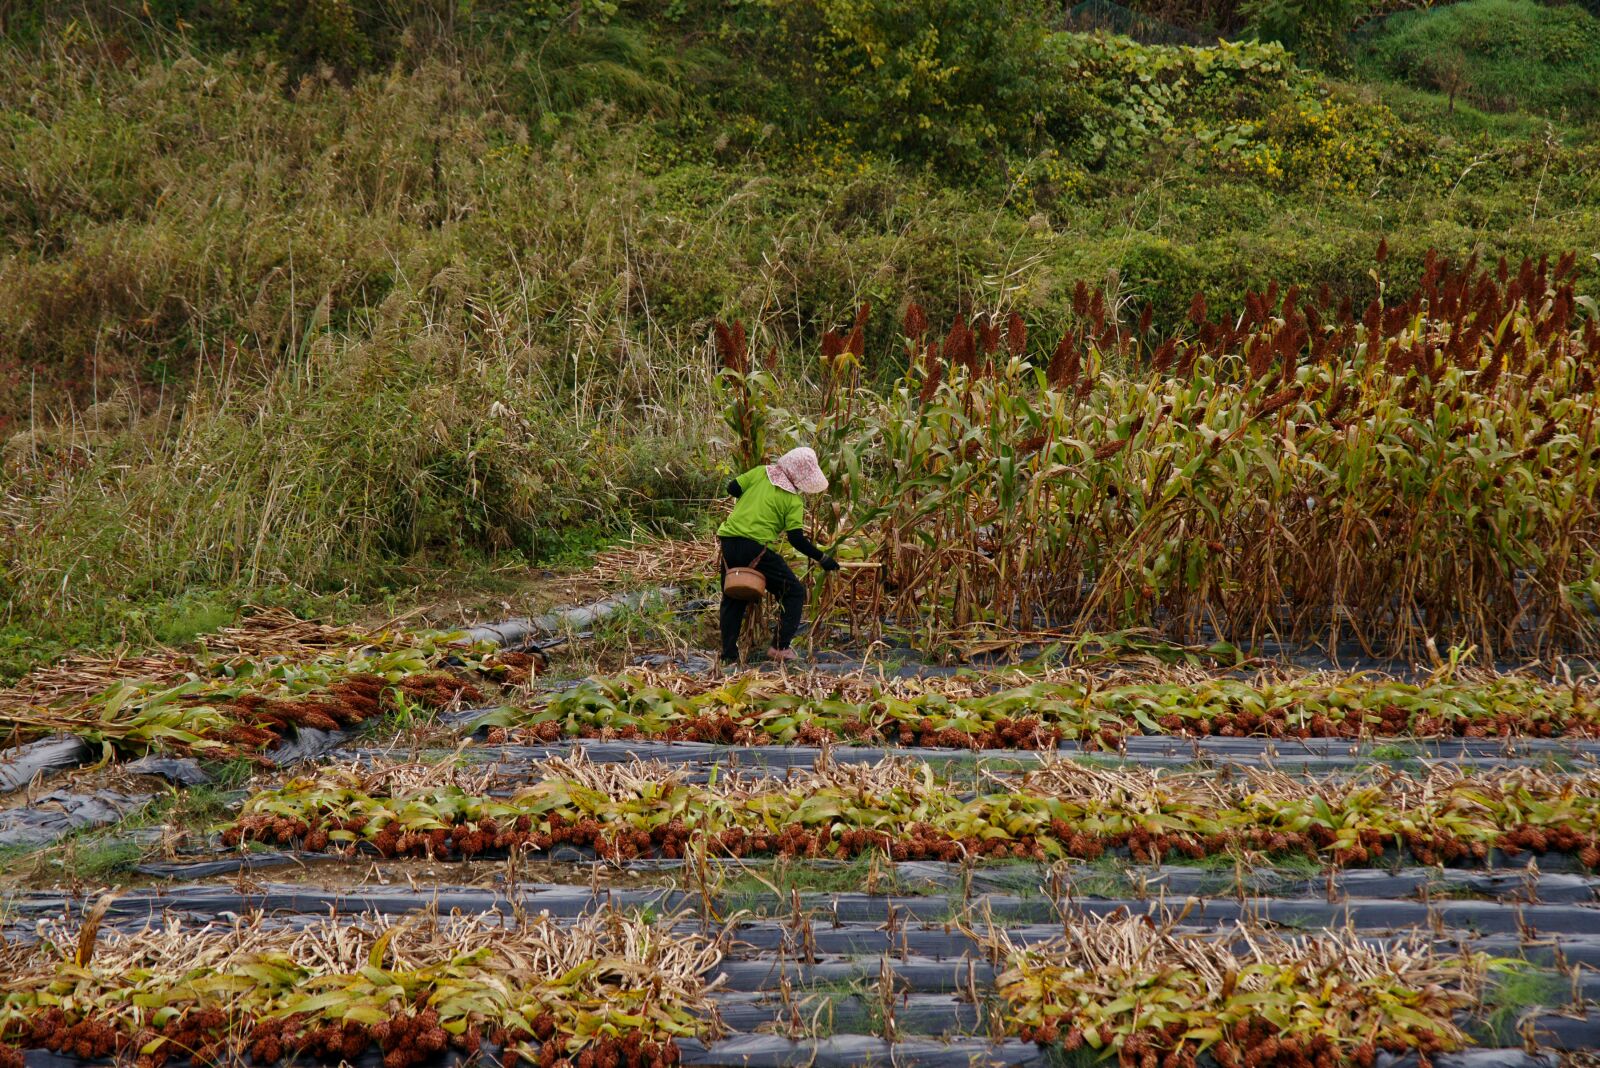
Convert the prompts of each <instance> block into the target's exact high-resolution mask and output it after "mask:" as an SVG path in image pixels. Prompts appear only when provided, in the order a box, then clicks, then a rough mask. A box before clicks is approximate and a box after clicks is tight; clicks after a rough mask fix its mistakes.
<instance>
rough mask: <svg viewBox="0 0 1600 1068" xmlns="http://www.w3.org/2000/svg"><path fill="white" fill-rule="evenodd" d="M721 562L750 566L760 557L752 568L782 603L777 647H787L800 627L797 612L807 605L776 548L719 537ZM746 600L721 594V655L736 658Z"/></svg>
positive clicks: (792, 575)
mask: <svg viewBox="0 0 1600 1068" xmlns="http://www.w3.org/2000/svg"><path fill="white" fill-rule="evenodd" d="M719 540H720V541H721V542H722V566H723V568H724V569H727V568H730V567H750V566H751V562H752V561H754V560H755V559H756V557H757V556H760V557H761V560H760V561H759V562H758V563H756V564H755V565H754V566H755V569H756V570H757V571H759V572H761V574H762V575H763V576H765V577H766V580H767V592H768V593H770V594H772V596H774V597H776V598H778V600H779V601H781V602H782V604H783V614H782V615H781V616H780V617H779V619H778V644H777V648H779V649H787V648H789V643H790V642H792V641H794V635H795V632H796V631H798V630H799V629H800V615H801V612H802V611H803V610H804V609H805V606H806V588H805V587H804V586H802V585H801V584H800V579H799V577H798V576H797V575H795V573H794V572H793V571H792V570H790V568H789V565H788V563H787V562H786V561H785V560H784V559H783V557H781V556H779V555H778V554H777V552H776V551H774V550H772V549H767V550H766V552H765V553H763V552H762V549H764V548H766V547H765V546H763V545H762V544H761V543H760V542H758V541H752V540H750V539H749V538H721V539H719ZM748 603H749V602H747V601H740V600H737V599H735V598H733V597H729V596H728V595H727V594H723V595H722V619H721V622H722V659H724V660H737V659H739V629H740V628H741V627H743V626H744V610H745V606H746V605H747V604H748Z"/></svg>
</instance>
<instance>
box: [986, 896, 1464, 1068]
mask: <svg viewBox="0 0 1600 1068" xmlns="http://www.w3.org/2000/svg"><path fill="white" fill-rule="evenodd" d="M1174 926H1175V925H1173V924H1168V925H1166V926H1164V927H1157V926H1155V925H1153V924H1151V923H1150V921H1149V920H1147V919H1145V918H1143V917H1140V918H1136V919H1135V918H1113V919H1104V920H1095V919H1089V920H1086V921H1084V922H1082V923H1078V924H1072V925H1069V926H1068V928H1067V930H1066V932H1065V934H1064V935H1063V936H1062V937H1061V938H1058V939H1055V940H1053V941H1050V942H1046V943H1039V944H1035V945H1030V946H1026V947H1021V946H1016V945H1014V944H1012V942H1011V940H1010V939H1009V937H1008V936H1007V934H1006V932H1005V931H1004V930H1003V929H995V930H993V931H992V932H990V933H989V935H988V941H989V943H990V946H991V948H992V949H993V950H994V951H995V952H996V954H997V955H998V956H999V957H1001V959H1003V960H1004V961H1005V962H1006V965H1007V967H1006V970H1005V971H1004V972H1003V973H1002V974H1001V975H1000V976H999V978H998V979H997V981H996V986H997V988H998V991H999V993H1000V996H1001V998H1002V999H1003V1001H1004V1010H1003V1011H1004V1019H1005V1023H1006V1025H1007V1028H1008V1029H1009V1030H1010V1031H1012V1032H1014V1033H1017V1034H1020V1035H1021V1036H1022V1037H1024V1038H1026V1039H1029V1040H1033V1041H1037V1042H1040V1043H1060V1045H1061V1046H1062V1047H1063V1048H1064V1049H1066V1050H1067V1051H1069V1052H1070V1051H1074V1050H1079V1049H1083V1048H1085V1047H1087V1048H1088V1049H1090V1050H1095V1051H1104V1052H1105V1053H1108V1054H1115V1055H1116V1057H1117V1059H1118V1063H1120V1064H1121V1065H1124V1066H1127V1068H1135V1066H1137V1068H1157V1066H1160V1068H1193V1066H1194V1065H1195V1063H1196V1059H1197V1058H1198V1056H1199V1055H1200V1054H1202V1053H1209V1054H1210V1055H1211V1057H1212V1058H1213V1059H1214V1060H1215V1061H1216V1063H1217V1064H1218V1065H1221V1066H1222V1068H1247V1066H1248V1068H1334V1066H1335V1065H1345V1064H1351V1065H1356V1066H1358V1068H1371V1066H1372V1064H1373V1063H1374V1062H1375V1061H1376V1059H1377V1054H1378V1052H1379V1051H1380V1050H1385V1051H1389V1052H1392V1053H1397V1054H1404V1053H1407V1052H1412V1051H1415V1052H1417V1053H1419V1054H1421V1055H1422V1056H1423V1057H1424V1058H1426V1056H1427V1054H1429V1053H1433V1052H1439V1051H1445V1050H1454V1049H1459V1048H1461V1047H1463V1046H1465V1045H1468V1044H1469V1039H1468V1036H1467V1035H1466V1034H1465V1033H1464V1032H1463V1031H1462V1030H1461V1028H1460V1027H1459V1026H1458V1025H1457V1024H1456V1023H1455V1021H1454V1020H1453V1019H1452V1016H1453V1014H1454V1013H1456V1012H1457V1011H1458V1010H1463V1009H1468V1008H1471V1007H1473V1006H1474V1005H1475V1004H1477V1003H1478V1000H1479V997H1480V995H1481V992H1482V989H1483V980H1484V977H1485V974H1486V972H1487V971H1488V970H1489V964H1488V962H1487V961H1486V960H1485V959H1484V958H1483V957H1482V956H1481V955H1471V954H1462V955H1457V956H1452V957H1441V956H1438V955H1436V954H1435V953H1434V952H1433V950H1432V949H1431V948H1430V947H1429V946H1428V944H1427V943H1425V942H1424V941H1422V940H1421V939H1420V938H1412V939H1409V940H1402V941H1399V942H1397V943H1395V944H1392V945H1387V946H1375V945H1372V944H1370V943H1368V942H1364V941H1363V940H1361V939H1360V938H1358V937H1356V935H1355V934H1354V933H1353V932H1342V933H1335V932H1324V933H1321V934H1318V935H1315V936H1311V937H1302V938H1294V939H1284V938H1279V937H1277V936H1276V935H1273V934H1271V933H1269V932H1264V931H1260V930H1255V929H1252V928H1250V927H1246V926H1243V925H1240V926H1238V927H1237V928H1235V929H1234V930H1231V931H1224V932H1221V933H1220V934H1217V935H1212V934H1208V935H1204V936H1201V935H1196V934H1185V933H1179V932H1178V931H1176V930H1175V929H1174ZM1239 946H1242V947H1243V951H1242V952H1241V951H1240V949H1239V948H1238V947H1239Z"/></svg>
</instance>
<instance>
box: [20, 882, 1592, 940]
mask: <svg viewBox="0 0 1600 1068" xmlns="http://www.w3.org/2000/svg"><path fill="white" fill-rule="evenodd" d="M513 900H514V901H515V903H516V904H517V905H518V906H520V907H522V908H525V909H529V910H531V911H535V912H538V911H548V912H550V914H551V915H553V916H577V915H582V914H586V913H588V912H591V911H593V910H595V909H597V908H604V907H606V906H608V905H612V906H615V907H618V908H655V909H659V910H662V911H668V912H672V911H678V910H683V909H690V910H693V909H697V908H699V907H700V906H702V905H703V904H704V902H703V900H702V899H701V897H700V896H699V895H697V894H693V893H689V892H686V891H682V890H670V889H633V888H628V889H610V888H602V889H601V890H599V891H598V893H597V892H595V891H592V890H591V889H590V888H588V887H582V886H568V885H558V884H527V885H523V886H519V887H518V888H517V889H516V890H515V891H514V893H513V894H512V895H510V896H508V895H507V893H506V892H505V891H503V890H498V889H491V888H481V887H448V886H446V887H429V888H427V889H411V888H408V887H397V886H365V887H353V888H348V889H341V888H319V887H315V886H305V885H300V884H292V883H287V884H270V883H269V884H263V885H262V886H260V887H259V888H254V889H247V890H242V891H241V890H240V889H238V888H236V887H233V886H177V887H173V888H171V889H168V890H161V891H157V892H154V893H150V892H130V893H125V894H123V895H122V896H121V897H119V898H118V899H117V901H116V902H115V903H114V904H113V906H112V915H113V916H127V917H141V916H148V917H155V916H159V915H161V914H163V913H165V912H169V911H171V912H187V913H194V914H199V915H216V914H217V913H219V912H235V913H238V912H248V911H254V910H257V909H259V910H263V911H267V912H300V913H307V914H318V915H322V914H326V913H327V912H328V911H329V910H330V909H335V910H337V911H340V912H349V913H354V914H359V913H362V912H382V913H387V914H391V915H392V914H400V913H407V912H415V911H419V910H422V909H427V908H430V907H436V908H438V909H440V910H441V911H446V912H448V911H450V910H451V909H460V910H461V911H463V912H468V913H482V912H492V911H503V910H505V909H507V908H509V907H510V906H511V904H512V903H513ZM4 903H5V905H6V907H7V909H9V910H10V911H11V912H12V914H13V915H19V916H25V915H39V914H43V913H54V912H59V911H61V910H62V909H63V908H68V909H70V908H72V907H73V904H74V903H73V901H72V899H69V898H67V897H65V896H63V895H61V894H53V893H31V894H16V895H11V896H9V897H8V898H7V899H6V900H5V902H4ZM761 903H762V902H761V901H751V900H749V899H746V898H741V899H740V900H738V901H714V902H713V904H714V905H716V907H717V911H718V912H720V913H724V914H726V913H730V912H731V911H733V909H734V908H735V907H739V908H750V907H754V906H755V905H759V904H761ZM801 905H802V907H803V908H805V909H807V910H810V911H811V912H812V913H813V914H814V916H815V919H816V922H818V923H829V922H832V923H864V922H873V923H885V922H890V921H894V922H921V923H931V924H943V923H946V922H947V921H948V920H949V918H950V916H951V914H952V909H953V908H954V909H957V910H958V911H959V910H960V909H961V908H963V907H970V908H971V910H972V913H973V915H975V916H984V915H992V916H993V917H994V919H995V920H996V921H998V922H1005V923H1008V924H1016V923H1023V924H1026V923H1037V924H1050V923H1059V922H1060V920H1061V918H1062V916H1063V914H1064V913H1065V914H1067V915H1091V916H1106V915H1109V914H1112V913H1117V912H1121V911H1126V912H1130V913H1134V914H1148V915H1151V916H1153V917H1161V916H1175V915H1177V914H1179V913H1180V912H1181V913H1183V923H1184V924H1185V925H1186V926H1189V927H1193V928H1197V929H1204V928H1216V927H1224V926H1230V925H1232V924H1233V923H1234V922H1235V921H1238V920H1246V921H1252V922H1256V923H1271V924H1276V925H1278V926H1281V927H1285V928H1290V929H1297V930H1320V929H1323V928H1343V927H1351V928H1354V929H1357V930H1363V931H1378V932H1381V931H1400V930H1409V929H1422V930H1434V929H1437V930H1444V931H1460V932H1471V933H1472V934H1474V935H1478V936H1489V935H1497V934H1516V935H1519V936H1524V937H1526V936H1528V935H1529V934H1530V933H1535V934H1537V935H1562V936H1565V935H1583V934H1595V933H1600V907H1595V906H1586V905H1572V904H1526V903H1522V902H1508V901H1474V900H1460V899H1446V900H1439V901H1433V902H1423V901H1401V900H1378V899H1360V898H1351V899H1347V900H1340V901H1334V902H1329V901H1328V900H1326V899H1325V898H1312V897H1277V898H1273V897H1245V898H1243V899H1242V900H1241V899H1239V898H1220V897H1215V898H1207V899H1196V898H1185V897H1181V896H1176V895H1169V896H1164V897H1158V896H1155V895H1152V896H1151V897H1149V898H1146V899H1143V900H1140V899H1134V898H1124V899H1115V898H1077V899H1073V900H1071V901H1060V902H1057V901H1052V900H1050V899H1048V898H1045V897H1034V896H1027V897H1022V896H1010V895H1002V894H974V895H973V896H972V897H971V898H970V899H968V900H967V901H966V902H964V903H963V902H960V901H956V900H952V899H951V898H949V897H946V896H931V897H912V896H886V895H875V894H863V893H837V894H804V895H802V896H801ZM767 907H768V910H769V911H771V912H773V913H775V914H777V915H780V916H783V915H787V914H788V913H789V911H790V902H788V901H783V900H779V899H777V898H772V899H771V900H770V902H769V903H768V905H767Z"/></svg>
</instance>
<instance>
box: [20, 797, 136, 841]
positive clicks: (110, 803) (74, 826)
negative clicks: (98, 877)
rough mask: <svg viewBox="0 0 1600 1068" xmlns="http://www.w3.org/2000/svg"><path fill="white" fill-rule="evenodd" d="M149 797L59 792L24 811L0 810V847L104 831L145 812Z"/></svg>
mask: <svg viewBox="0 0 1600 1068" xmlns="http://www.w3.org/2000/svg"><path fill="white" fill-rule="evenodd" d="M150 798H151V795H150V794H122V793H117V792H116V791H114V790H98V791H96V792H95V793H92V794H75V793H73V792H71V791H70V790H56V791H53V792H52V793H48V794H45V795H44V796H43V797H38V798H35V799H34V800H33V801H32V802H30V803H29V804H27V805H26V806H23V807H21V808H11V809H5V810H0V846H35V847H36V846H45V845H49V844H50V843H52V842H54V841H56V840H57V839H59V838H62V837H64V836H66V835H68V834H71V833H72V832H74V831H86V830H90V829H92V828H95V827H105V826H109V825H110V824H113V823H116V822H118V821H119V820H121V819H122V818H123V817H125V816H128V815H131V814H132V813H134V812H137V811H138V810H139V809H141V808H143V807H144V806H145V805H146V804H147V803H148V802H149V801H150Z"/></svg>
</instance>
